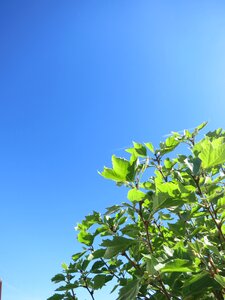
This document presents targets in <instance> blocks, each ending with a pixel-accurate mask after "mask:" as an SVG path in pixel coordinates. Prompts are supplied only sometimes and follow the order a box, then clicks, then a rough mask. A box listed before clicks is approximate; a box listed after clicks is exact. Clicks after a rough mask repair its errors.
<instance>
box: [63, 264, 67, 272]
mask: <svg viewBox="0 0 225 300" xmlns="http://www.w3.org/2000/svg"><path fill="white" fill-rule="evenodd" d="M62 268H63V269H64V270H65V271H67V270H68V266H67V264H66V263H62Z"/></svg>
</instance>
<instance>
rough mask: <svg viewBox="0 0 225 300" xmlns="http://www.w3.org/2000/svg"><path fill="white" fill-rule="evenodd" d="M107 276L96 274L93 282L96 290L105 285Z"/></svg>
mask: <svg viewBox="0 0 225 300" xmlns="http://www.w3.org/2000/svg"><path fill="white" fill-rule="evenodd" d="M105 278H106V275H96V276H95V277H94V278H93V282H94V285H93V288H94V289H95V290H98V289H101V288H102V287H103V286H104V285H105Z"/></svg>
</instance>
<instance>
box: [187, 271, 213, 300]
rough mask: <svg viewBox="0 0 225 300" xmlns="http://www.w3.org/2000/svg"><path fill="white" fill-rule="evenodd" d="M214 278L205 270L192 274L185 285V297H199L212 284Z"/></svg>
mask: <svg viewBox="0 0 225 300" xmlns="http://www.w3.org/2000/svg"><path fill="white" fill-rule="evenodd" d="M212 284H213V279H212V278H210V276H209V274H208V272H206V271H203V272H201V273H199V274H197V275H192V276H191V278H190V279H187V280H186V281H185V282H184V285H183V294H184V296H185V297H184V299H189V298H188V297H192V298H191V299H199V298H198V295H201V294H202V293H203V294H204V293H205V292H206V290H207V288H208V287H210V286H212ZM194 297H195V298H194Z"/></svg>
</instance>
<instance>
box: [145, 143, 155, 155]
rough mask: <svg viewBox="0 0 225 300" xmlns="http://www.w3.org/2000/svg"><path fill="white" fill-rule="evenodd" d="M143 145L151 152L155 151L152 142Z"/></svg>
mask: <svg viewBox="0 0 225 300" xmlns="http://www.w3.org/2000/svg"><path fill="white" fill-rule="evenodd" d="M145 146H146V147H147V148H148V149H149V150H150V151H151V152H152V153H155V150H154V147H153V145H152V143H145Z"/></svg>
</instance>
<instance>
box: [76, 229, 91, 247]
mask: <svg viewBox="0 0 225 300" xmlns="http://www.w3.org/2000/svg"><path fill="white" fill-rule="evenodd" d="M77 239H78V241H79V242H80V243H83V244H85V245H87V246H91V245H92V243H93V240H94V236H93V235H92V234H91V233H89V232H87V231H84V230H81V231H80V232H79V233H78V235H77Z"/></svg>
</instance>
